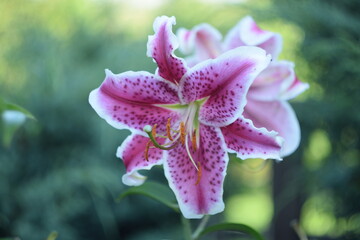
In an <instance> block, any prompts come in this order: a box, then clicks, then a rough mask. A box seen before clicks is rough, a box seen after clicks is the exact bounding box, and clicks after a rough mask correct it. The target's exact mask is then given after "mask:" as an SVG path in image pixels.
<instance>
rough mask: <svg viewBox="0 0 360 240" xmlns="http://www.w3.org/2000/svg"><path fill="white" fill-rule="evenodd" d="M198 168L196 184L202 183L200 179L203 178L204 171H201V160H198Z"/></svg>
mask: <svg viewBox="0 0 360 240" xmlns="http://www.w3.org/2000/svg"><path fill="white" fill-rule="evenodd" d="M197 169H198V171H197V180H196V183H195V185H198V184H199V183H200V180H201V175H202V171H201V165H200V162H198V168H197Z"/></svg>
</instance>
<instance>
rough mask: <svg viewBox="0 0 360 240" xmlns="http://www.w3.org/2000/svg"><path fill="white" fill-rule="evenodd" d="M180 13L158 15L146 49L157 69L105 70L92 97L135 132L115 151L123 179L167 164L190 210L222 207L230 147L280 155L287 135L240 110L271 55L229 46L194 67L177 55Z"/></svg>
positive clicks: (248, 153) (113, 120) (111, 119)
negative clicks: (175, 31) (261, 125)
mask: <svg viewBox="0 0 360 240" xmlns="http://www.w3.org/2000/svg"><path fill="white" fill-rule="evenodd" d="M173 24H175V18H174V17H172V18H168V17H165V16H163V17H159V18H157V19H156V20H155V22H154V31H155V34H154V35H153V36H150V37H149V41H148V46H147V47H148V51H147V54H148V56H150V57H152V58H153V59H154V61H155V62H156V63H157V65H158V69H157V74H151V73H148V72H143V71H142V72H124V73H121V74H113V73H112V72H110V71H109V70H107V71H106V77H105V80H104V82H103V83H102V84H101V86H100V87H99V88H98V89H95V90H93V91H92V92H91V94H90V97H89V101H90V104H91V105H92V107H93V108H94V109H95V111H96V112H97V113H98V114H99V116H100V117H102V118H104V119H105V120H106V121H107V122H108V123H109V124H110V125H112V126H113V127H115V128H119V129H123V128H126V129H130V130H131V131H132V135H131V136H129V137H128V138H127V139H126V140H125V142H124V143H123V144H122V145H121V146H120V147H119V149H118V151H117V156H118V157H120V158H122V159H123V161H124V164H125V166H126V174H125V175H124V176H123V182H124V183H125V184H128V185H139V184H141V183H143V181H144V177H143V176H142V175H141V174H139V173H138V172H137V171H138V170H142V169H150V168H151V167H152V166H154V165H159V164H163V165H164V171H165V176H166V178H167V179H168V182H169V185H170V187H171V189H172V190H173V191H174V193H175V195H176V198H177V200H178V203H179V206H180V209H181V211H182V213H183V215H184V216H185V217H186V218H201V217H202V216H203V215H205V214H215V213H218V212H221V211H223V209H224V203H223V201H222V194H223V181H224V177H225V175H226V168H227V163H228V155H227V152H235V153H237V154H238V155H240V156H242V157H243V158H253V157H260V158H273V159H280V149H281V143H282V141H281V139H280V138H279V137H277V136H276V133H275V132H268V131H267V130H266V129H265V128H261V129H258V128H256V127H255V126H254V125H253V124H252V122H251V121H250V120H246V119H244V118H243V117H242V112H243V108H244V106H245V103H246V93H247V91H248V89H249V87H250V85H251V83H252V82H253V80H254V79H255V77H256V76H257V75H258V74H259V73H260V72H261V71H262V70H263V69H265V68H266V67H267V65H268V64H269V62H270V56H267V55H266V53H265V51H264V50H262V49H260V48H256V47H240V48H236V49H233V50H230V51H228V52H226V53H224V54H222V55H220V56H219V57H217V58H216V59H208V60H206V61H204V62H201V63H200V64H198V65H196V66H194V67H192V68H190V69H188V67H187V66H186V64H185V61H184V60H183V59H181V58H178V57H176V56H175V55H174V50H175V49H176V48H177V47H178V43H177V40H176V37H175V35H174V34H173V33H172V25H173Z"/></svg>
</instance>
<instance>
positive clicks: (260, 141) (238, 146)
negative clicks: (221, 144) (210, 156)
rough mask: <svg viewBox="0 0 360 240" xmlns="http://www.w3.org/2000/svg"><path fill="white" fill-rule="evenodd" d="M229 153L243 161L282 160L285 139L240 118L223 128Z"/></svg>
mask: <svg viewBox="0 0 360 240" xmlns="http://www.w3.org/2000/svg"><path fill="white" fill-rule="evenodd" d="M221 131H222V133H223V134H224V138H225V142H226V145H227V147H228V151H229V152H232V153H236V155H237V157H239V158H241V159H247V158H263V159H277V160H281V157H280V151H281V146H282V143H283V139H282V138H281V137H279V136H278V135H277V133H276V132H274V131H272V132H269V131H267V130H266V129H265V128H256V127H255V126H254V124H253V123H252V121H251V120H248V119H245V118H239V119H238V120H236V121H235V122H234V123H232V124H230V125H229V126H226V127H223V128H221Z"/></svg>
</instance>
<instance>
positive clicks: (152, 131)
mask: <svg viewBox="0 0 360 240" xmlns="http://www.w3.org/2000/svg"><path fill="white" fill-rule="evenodd" d="M156 126H157V124H155V125H154V126H153V128H152V129H151V134H152V135H153V136H154V137H156Z"/></svg>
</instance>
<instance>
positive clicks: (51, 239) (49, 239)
mask: <svg viewBox="0 0 360 240" xmlns="http://www.w3.org/2000/svg"><path fill="white" fill-rule="evenodd" d="M58 235H59V234H58V233H57V232H55V231H54V232H51V233H50V235H49V236H48V237H47V238H46V240H55V239H56V238H57V237H58Z"/></svg>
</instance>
